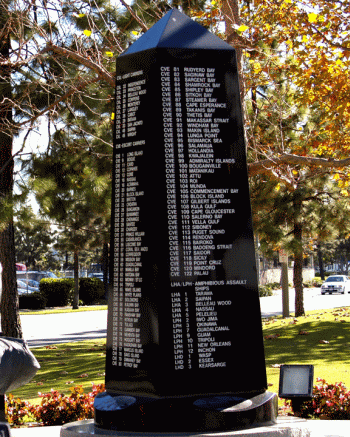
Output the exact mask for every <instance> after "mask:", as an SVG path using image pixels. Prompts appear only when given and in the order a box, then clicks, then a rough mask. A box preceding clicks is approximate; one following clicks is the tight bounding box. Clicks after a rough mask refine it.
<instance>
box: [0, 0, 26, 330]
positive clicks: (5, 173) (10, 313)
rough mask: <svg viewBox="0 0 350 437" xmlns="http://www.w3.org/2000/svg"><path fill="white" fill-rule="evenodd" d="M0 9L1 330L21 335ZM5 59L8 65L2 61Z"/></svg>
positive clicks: (6, 39)
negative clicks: (0, 34)
mask: <svg viewBox="0 0 350 437" xmlns="http://www.w3.org/2000/svg"><path fill="white" fill-rule="evenodd" d="M4 6H5V8H3V9H1V10H0V27H1V29H3V32H2V38H1V40H0V173H1V174H0V263H1V265H2V294H1V329H2V332H3V334H4V335H7V336H10V337H19V338H20V337H22V329H21V322H20V318H19V304H18V294H17V281H16V266H15V263H16V259H15V246H14V233H13V212H12V198H13V197H12V188H13V156H12V144H13V131H12V130H11V127H12V109H13V105H12V87H11V68H9V66H8V65H6V62H7V61H8V60H9V58H10V52H11V43H10V32H9V29H8V15H7V12H8V9H9V3H8V2H6V3H5V5H4ZM3 60H4V61H5V65H4V64H2V62H1V61H3Z"/></svg>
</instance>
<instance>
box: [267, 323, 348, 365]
mask: <svg viewBox="0 0 350 437" xmlns="http://www.w3.org/2000/svg"><path fill="white" fill-rule="evenodd" d="M349 328H350V322H349V321H348V320H344V321H341V318H340V319H339V320H335V321H325V320H320V321H318V320H312V321H309V320H305V321H302V322H300V321H298V322H297V323H296V324H291V325H288V322H287V324H285V325H278V326H276V327H274V326H271V327H265V329H264V337H265V357H266V364H267V365H272V364H275V363H280V364H283V363H300V364H303V363H313V364H315V365H317V364H318V363H322V364H323V365H324V364H327V363H328V365H329V364H332V363H333V364H336V363H337V362H341V363H342V364H346V363H348V364H349V365H350V329H349ZM276 334H277V335H279V336H278V337H277V338H273V339H270V340H268V339H266V337H267V336H270V337H271V336H275V335H276Z"/></svg>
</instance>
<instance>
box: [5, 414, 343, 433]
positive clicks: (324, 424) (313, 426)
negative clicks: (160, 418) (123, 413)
mask: <svg viewBox="0 0 350 437" xmlns="http://www.w3.org/2000/svg"><path fill="white" fill-rule="evenodd" d="M91 423H92V421H83V422H74V423H72V424H67V425H64V427H63V436H64V437H68V436H69V437H70V436H71V437H80V436H81V437H86V436H93V435H94V436H95V437H99V436H102V437H103V436H111V435H115V436H120V437H131V436H134V437H146V436H147V437H152V436H157V437H181V436H186V437H190V436H193V437H201V436H206V437H219V436H220V437H349V435H350V421H347V420H339V421H336V420H335V421H332V420H303V419H298V418H292V417H291V418H289V417H281V418H278V422H277V424H275V425H272V426H262V427H257V428H250V429H247V430H240V431H229V432H222V433H220V432H215V433H214V432H213V433H200V432H198V433H194V432H192V433H132V432H127V433H126V432H117V431H115V432H111V431H104V430H98V429H94V430H93V429H92V427H91ZM61 428H62V427H60V426H48V427H37V428H17V429H12V430H11V434H12V437H59V436H60V435H61Z"/></svg>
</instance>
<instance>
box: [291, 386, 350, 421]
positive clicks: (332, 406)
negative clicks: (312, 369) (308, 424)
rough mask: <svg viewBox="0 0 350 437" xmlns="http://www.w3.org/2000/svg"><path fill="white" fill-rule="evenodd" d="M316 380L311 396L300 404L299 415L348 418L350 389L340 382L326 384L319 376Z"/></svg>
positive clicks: (335, 418)
mask: <svg viewBox="0 0 350 437" xmlns="http://www.w3.org/2000/svg"><path fill="white" fill-rule="evenodd" d="M317 382H318V384H316V385H315V386H314V389H313V398H312V399H310V400H308V401H305V402H303V403H302V405H301V411H300V413H301V417H304V418H308V417H314V418H327V419H330V420H349V419H350V391H348V390H347V388H346V387H345V385H344V384H343V383H342V382H336V383H335V384H328V383H327V382H326V381H325V380H324V379H321V378H317ZM287 402H288V401H287Z"/></svg>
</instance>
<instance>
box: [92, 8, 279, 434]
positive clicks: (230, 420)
mask: <svg viewBox="0 0 350 437" xmlns="http://www.w3.org/2000/svg"><path fill="white" fill-rule="evenodd" d="M115 98H116V109H115V132H114V138H115V141H114V177H113V192H114V194H113V200H112V218H111V223H112V226H111V227H112V235H111V274H110V277H111V279H112V288H111V290H110V293H109V303H108V327H107V356H106V392H105V393H103V394H102V395H99V396H98V397H97V398H96V400H95V424H96V426H98V427H100V428H107V429H117V430H124V431H152V432H153V431H154V432H167V431H171V432H173V431H207V430H209V431H210V430H227V429H234V428H240V427H244V426H251V425H256V424H265V423H266V422H269V421H272V422H273V421H274V420H275V418H276V409H277V407H276V395H273V394H271V393H268V392H266V388H267V382H266V372H265V357H264V348H263V337H262V327H261V314H260V305H259V294H258V284H257V272H256V265H255V251H254V242H253V231H252V223H251V209H250V200H249V187H248V177H247V165H246V155H245V144H244V131H243V124H242V111H241V103H240V95H239V85H238V74H237V66H236V58H235V50H234V49H233V48H232V47H231V46H229V45H228V44H226V43H225V42H224V41H222V40H221V39H220V38H218V37H216V36H214V35H212V34H211V33H210V32H209V31H207V30H206V29H205V28H203V27H202V26H201V25H199V24H198V23H196V22H194V21H192V20H191V19H190V18H188V17H187V16H185V15H183V14H182V13H180V12H179V11H177V10H171V11H170V12H168V13H167V14H166V15H165V16H164V17H163V18H162V19H161V20H160V21H158V22H157V23H156V24H155V25H154V26H153V27H152V28H151V29H150V30H149V31H148V32H146V33H145V34H144V35H143V36H141V37H140V38H139V39H138V40H137V41H136V42H135V43H134V44H133V45H131V47H130V48H129V49H128V50H126V51H125V52H124V53H123V54H122V55H121V56H119V57H118V59H117V68H116V94H115Z"/></svg>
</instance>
